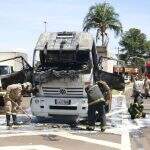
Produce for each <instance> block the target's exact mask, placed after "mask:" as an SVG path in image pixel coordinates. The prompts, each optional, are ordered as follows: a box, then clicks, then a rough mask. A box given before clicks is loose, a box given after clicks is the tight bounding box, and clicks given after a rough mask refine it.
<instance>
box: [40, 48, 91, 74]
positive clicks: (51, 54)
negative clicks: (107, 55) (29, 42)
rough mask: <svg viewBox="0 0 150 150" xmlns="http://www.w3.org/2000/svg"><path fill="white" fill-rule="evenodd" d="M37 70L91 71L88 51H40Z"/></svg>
mask: <svg viewBox="0 0 150 150" xmlns="http://www.w3.org/2000/svg"><path fill="white" fill-rule="evenodd" d="M39 55H40V64H39V67H38V69H39V68H41V69H42V68H44V69H54V70H85V71H88V70H90V69H91V67H92V66H91V64H92V63H91V59H90V51H88V50H78V51H67V50H64V51H63V50H62V51H61V50H60V51H56V50H55V51H47V52H46V53H44V51H40V54H39Z"/></svg>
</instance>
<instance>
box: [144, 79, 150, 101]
mask: <svg viewBox="0 0 150 150" xmlns="http://www.w3.org/2000/svg"><path fill="white" fill-rule="evenodd" d="M143 88H144V92H145V98H146V99H147V97H148V96H149V90H150V80H149V79H148V77H145V80H144V85H143Z"/></svg>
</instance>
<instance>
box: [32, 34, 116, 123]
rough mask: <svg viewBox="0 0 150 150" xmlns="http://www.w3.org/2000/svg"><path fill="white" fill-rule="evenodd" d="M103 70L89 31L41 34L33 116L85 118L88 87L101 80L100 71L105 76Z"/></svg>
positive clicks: (36, 53)
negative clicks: (86, 89)
mask: <svg viewBox="0 0 150 150" xmlns="http://www.w3.org/2000/svg"><path fill="white" fill-rule="evenodd" d="M101 69H102V67H101V61H99V58H98V55H97V52H96V46H95V43H94V40H93V38H92V36H91V35H90V34H89V33H86V32H80V33H78V32H55V33H49V32H45V33H42V34H41V35H40V37H39V39H38V42H37V44H36V47H35V50H34V55H33V86H34V87H35V89H36V91H37V92H36V93H35V94H34V96H33V97H32V99H31V111H32V113H33V115H34V116H37V118H41V117H49V116H50V117H58V116H61V118H63V119H64V118H65V117H66V118H67V119H72V120H74V119H77V118H78V119H79V118H81V119H84V118H86V117H87V110H88V103H87V94H86V92H85V87H86V86H88V85H90V84H91V85H92V84H94V83H95V82H96V81H97V80H99V79H100V78H99V77H100V74H103V76H105V74H106V73H104V72H103V71H102V70H101ZM103 76H101V78H103ZM108 76H109V78H110V75H107V76H106V77H108ZM107 79H108V78H105V79H104V80H106V81H107ZM108 81H110V82H111V80H108ZM115 85H116V82H115ZM62 116H63V117H62Z"/></svg>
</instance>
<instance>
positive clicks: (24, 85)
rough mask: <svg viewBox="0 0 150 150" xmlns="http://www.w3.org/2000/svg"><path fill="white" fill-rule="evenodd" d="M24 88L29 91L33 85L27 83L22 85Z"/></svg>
mask: <svg viewBox="0 0 150 150" xmlns="http://www.w3.org/2000/svg"><path fill="white" fill-rule="evenodd" d="M22 86H23V87H24V88H25V89H26V88H28V90H31V89H32V84H31V83H30V82H25V83H23V84H22Z"/></svg>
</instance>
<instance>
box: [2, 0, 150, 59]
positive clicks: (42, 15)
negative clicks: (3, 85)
mask: <svg viewBox="0 0 150 150" xmlns="http://www.w3.org/2000/svg"><path fill="white" fill-rule="evenodd" d="M106 1H107V2H109V3H110V4H111V5H112V6H113V7H114V8H115V10H116V12H117V13H118V14H119V18H120V21H121V22H122V25H123V30H124V31H127V30H128V29H129V28H132V27H135V28H138V29H141V31H142V32H143V33H145V34H146V35H147V37H148V39H149V38H150V1H149V0H143V1H141V0H106ZM102 2H104V0H0V35H1V36H0V51H20V52H26V53H27V54H28V58H29V61H30V62H31V60H32V55H33V50H34V48H35V45H36V42H37V40H38V37H39V35H40V34H41V33H42V32H44V23H43V22H44V21H45V20H46V21H47V22H48V24H47V31H49V32H57V31H82V23H83V19H84V17H85V15H86V14H87V12H88V10H89V7H90V6H91V5H94V4H95V3H102ZM91 34H93V36H95V34H94V32H91ZM109 36H110V42H109V52H110V53H112V54H115V53H117V47H118V41H119V38H116V37H114V34H113V32H110V33H109Z"/></svg>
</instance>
